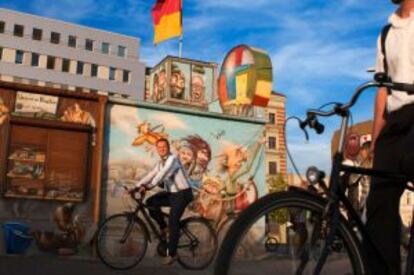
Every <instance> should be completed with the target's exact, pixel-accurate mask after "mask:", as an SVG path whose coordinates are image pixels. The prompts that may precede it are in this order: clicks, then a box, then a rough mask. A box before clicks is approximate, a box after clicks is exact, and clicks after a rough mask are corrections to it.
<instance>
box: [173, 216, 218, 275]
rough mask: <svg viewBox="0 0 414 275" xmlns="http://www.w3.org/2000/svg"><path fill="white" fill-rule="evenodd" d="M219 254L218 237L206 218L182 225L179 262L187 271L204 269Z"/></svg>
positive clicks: (186, 221)
mask: <svg viewBox="0 0 414 275" xmlns="http://www.w3.org/2000/svg"><path fill="white" fill-rule="evenodd" d="M216 252H217V236H216V233H215V232H214V229H213V228H212V227H211V225H210V223H209V222H208V221H207V220H206V219H204V218H188V219H185V220H183V221H182V223H181V233H180V240H179V242H178V249H177V253H178V262H179V263H180V264H181V265H182V266H183V267H185V268H187V269H195V270H198V269H204V268H206V267H207V266H208V265H209V264H210V263H211V262H212V261H213V259H214V256H215V255H216Z"/></svg>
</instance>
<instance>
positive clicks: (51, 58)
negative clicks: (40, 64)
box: [46, 56, 56, 70]
mask: <svg viewBox="0 0 414 275" xmlns="http://www.w3.org/2000/svg"><path fill="white" fill-rule="evenodd" d="M55 61H56V58H55V57H54V56H48V57H47V62H46V68H47V69H49V70H53V69H54V68H55Z"/></svg>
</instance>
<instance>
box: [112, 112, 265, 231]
mask: <svg viewBox="0 0 414 275" xmlns="http://www.w3.org/2000/svg"><path fill="white" fill-rule="evenodd" d="M109 117H110V121H111V123H110V129H109V131H108V133H107V135H108V146H109V152H108V179H107V184H106V188H107V189H106V208H105V209H104V210H105V213H104V214H105V215H106V216H108V215H111V214H114V213H118V212H121V211H123V210H125V204H124V203H125V197H123V193H124V192H123V188H122V185H124V184H133V182H134V181H135V182H136V181H138V180H139V179H141V178H142V177H143V176H145V175H146V173H147V172H148V171H149V170H150V169H151V168H152V167H153V165H154V164H155V163H156V162H157V161H158V154H157V152H156V150H155V142H156V140H157V139H159V138H167V139H168V140H169V141H170V143H171V147H172V152H173V153H174V154H176V155H177V156H179V158H180V160H181V162H182V164H183V166H184V167H185V169H186V170H187V173H188V175H189V178H190V179H191V182H192V185H193V190H194V193H195V194H196V196H195V197H196V199H195V200H194V201H193V203H192V205H191V206H190V207H189V208H190V210H188V212H189V213H188V214H198V215H201V216H204V217H206V218H208V219H211V220H213V221H214V222H215V223H216V224H219V223H220V221H222V220H224V219H227V218H228V217H229V216H233V215H234V214H237V213H238V212H240V211H241V210H242V209H244V208H245V207H247V206H248V205H249V204H250V203H252V202H253V201H254V200H256V199H257V197H258V196H261V195H263V194H265V192H266V190H265V188H266V187H265V181H264V170H263V165H262V163H263V161H264V150H263V144H264V142H265V139H264V137H263V131H264V127H263V125H262V124H255V123H252V122H242V121H236V120H225V119H219V118H214V117H201V116H196V115H192V114H184V113H175V112H167V111H159V110H153V109H145V108H144V107H132V106H124V105H110V108H109ZM157 188H158V187H157ZM158 190H159V189H158ZM158 190H154V191H152V192H156V191H158ZM149 195H151V194H149ZM191 212H192V213H191Z"/></svg>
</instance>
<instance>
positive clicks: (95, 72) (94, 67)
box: [91, 64, 98, 77]
mask: <svg viewBox="0 0 414 275" xmlns="http://www.w3.org/2000/svg"><path fill="white" fill-rule="evenodd" d="M91 76H92V77H97V76H98V65H96V64H92V65H91Z"/></svg>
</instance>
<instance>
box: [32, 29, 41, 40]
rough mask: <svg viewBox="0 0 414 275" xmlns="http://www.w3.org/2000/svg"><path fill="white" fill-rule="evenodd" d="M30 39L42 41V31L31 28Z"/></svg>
mask: <svg viewBox="0 0 414 275" xmlns="http://www.w3.org/2000/svg"><path fill="white" fill-rule="evenodd" d="M32 39H33V40H42V30H41V29H37V28H33V32H32Z"/></svg>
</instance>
